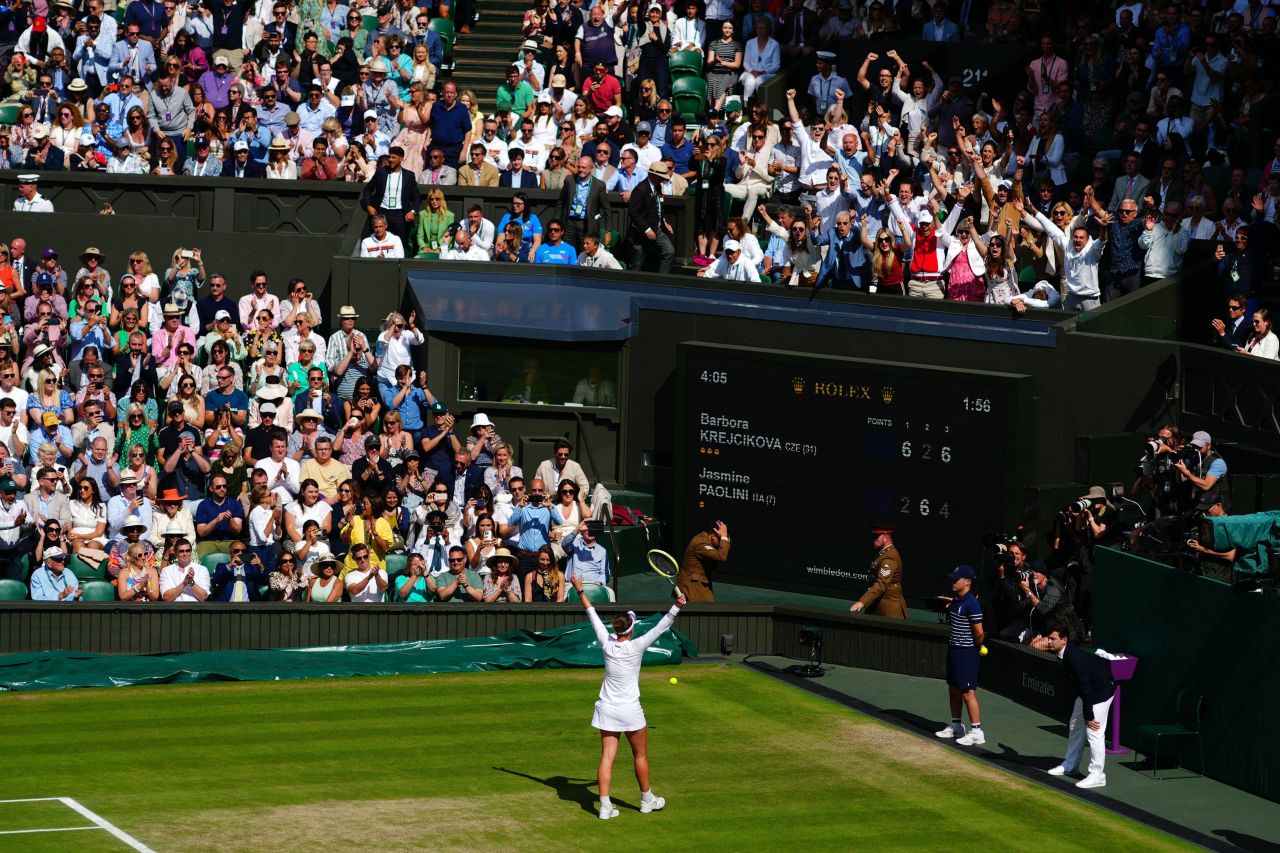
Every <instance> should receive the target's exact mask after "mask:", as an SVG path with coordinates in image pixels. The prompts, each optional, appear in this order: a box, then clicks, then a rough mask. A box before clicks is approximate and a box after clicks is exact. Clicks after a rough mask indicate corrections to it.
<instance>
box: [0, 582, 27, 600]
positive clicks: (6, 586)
mask: <svg viewBox="0 0 1280 853" xmlns="http://www.w3.org/2000/svg"><path fill="white" fill-rule="evenodd" d="M26 597H27V586H26V584H24V583H23V582H22V581H16V580H13V579H12V578H0V601H23V600H24V599H26Z"/></svg>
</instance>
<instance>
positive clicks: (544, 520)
mask: <svg viewBox="0 0 1280 853" xmlns="http://www.w3.org/2000/svg"><path fill="white" fill-rule="evenodd" d="M499 532H500V533H501V534H502V535H503V536H515V537H518V538H517V540H516V554H517V555H518V559H519V560H520V576H521V577H524V575H526V574H528V573H529V572H531V571H534V570H535V569H536V568H537V565H538V562H537V561H538V549H539V548H541V547H542V546H543V545H547V544H549V543H550V539H549V537H550V534H551V507H550V505H549V504H548V503H547V485H546V483H545V482H544V481H543V480H540V479H538V478H537V477H534V478H533V479H532V480H530V481H529V497H528V500H527V502H526V503H525V505H524V506H518V507H516V508H515V509H514V510H513V511H512V513H511V518H509V519H508V520H507V523H506V524H503V525H501V526H500V528H499Z"/></svg>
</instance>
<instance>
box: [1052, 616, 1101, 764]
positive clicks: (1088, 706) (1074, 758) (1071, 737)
mask: <svg viewBox="0 0 1280 853" xmlns="http://www.w3.org/2000/svg"><path fill="white" fill-rule="evenodd" d="M1074 639H1075V638H1073V637H1071V636H1070V634H1069V630H1068V629H1067V628H1064V627H1055V628H1053V629H1052V630H1051V631H1049V636H1048V646H1049V651H1051V652H1053V653H1054V654H1056V655H1057V656H1058V659H1059V660H1061V661H1062V666H1063V668H1064V669H1066V671H1067V678H1068V679H1069V680H1070V681H1071V683H1072V685H1073V686H1074V687H1075V689H1076V692H1077V693H1078V694H1079V695H1078V696H1077V697H1076V701H1075V705H1074V706H1073V707H1072V710H1071V722H1070V723H1069V724H1068V726H1067V731H1068V735H1067V754H1066V755H1065V756H1064V757H1063V759H1062V763H1061V764H1059V765H1058V766H1057V767H1054V768H1052V769H1051V770H1050V771H1049V775H1050V776H1062V775H1064V774H1067V773H1072V772H1074V771H1075V769H1076V767H1077V766H1078V765H1079V763H1080V758H1081V756H1082V754H1083V753H1084V742H1085V739H1086V738H1087V739H1088V741H1089V772H1088V774H1087V775H1086V776H1085V777H1084V778H1083V779H1081V780H1080V781H1079V782H1077V783H1076V787H1077V788H1101V787H1102V786H1104V785H1106V784H1107V774H1106V772H1105V771H1106V759H1107V744H1106V731H1107V716H1108V714H1109V713H1110V711H1111V701H1112V699H1114V698H1115V693H1116V683H1115V681H1113V680H1112V678H1111V662H1110V661H1108V660H1107V659H1105V658H1100V657H1098V656H1097V655H1092V654H1089V653H1088V652H1086V651H1084V650H1083V649H1081V648H1078V647H1077V646H1076V645H1075V643H1074V642H1073V641H1074Z"/></svg>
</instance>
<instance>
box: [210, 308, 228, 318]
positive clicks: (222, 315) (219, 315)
mask: <svg viewBox="0 0 1280 853" xmlns="http://www.w3.org/2000/svg"><path fill="white" fill-rule="evenodd" d="M213 319H215V320H230V319H231V313H230V312H229V311H227V310H226V309H225V308H223V309H221V310H219V311H218V313H217V314H214V315H213Z"/></svg>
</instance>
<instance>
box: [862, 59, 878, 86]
mask: <svg viewBox="0 0 1280 853" xmlns="http://www.w3.org/2000/svg"><path fill="white" fill-rule="evenodd" d="M879 58H880V56H879V55H878V54H875V53H868V54H867V55H866V58H865V59H863V60H862V67H860V68H859V69H858V77H857V82H858V85H859V86H861V87H862V88H864V89H870V88H871V81H870V80H868V79H867V69H868V68H870V67H871V63H873V62H875V61H876V60H877V59H879Z"/></svg>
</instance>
